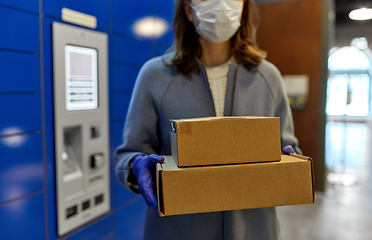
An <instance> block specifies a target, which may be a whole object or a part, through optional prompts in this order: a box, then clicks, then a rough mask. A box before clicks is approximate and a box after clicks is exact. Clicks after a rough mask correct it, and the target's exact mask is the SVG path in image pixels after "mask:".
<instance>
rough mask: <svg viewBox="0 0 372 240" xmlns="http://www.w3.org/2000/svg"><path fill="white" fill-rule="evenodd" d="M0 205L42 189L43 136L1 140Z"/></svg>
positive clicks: (21, 136)
mask: <svg viewBox="0 0 372 240" xmlns="http://www.w3.org/2000/svg"><path fill="white" fill-rule="evenodd" d="M0 152H1V161H0V186H1V188H0V203H1V202H4V201H9V200H11V199H14V198H17V197H20V196H22V195H25V194H29V193H32V192H35V191H38V190H42V189H43V176H44V168H43V151H42V137H41V134H30V135H14V136H10V137H3V138H0Z"/></svg>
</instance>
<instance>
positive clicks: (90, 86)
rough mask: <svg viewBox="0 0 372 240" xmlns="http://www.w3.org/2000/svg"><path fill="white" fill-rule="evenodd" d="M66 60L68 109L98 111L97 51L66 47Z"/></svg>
mask: <svg viewBox="0 0 372 240" xmlns="http://www.w3.org/2000/svg"><path fill="white" fill-rule="evenodd" d="M65 59H66V62H65V66H66V67H65V69H66V109H67V110H68V111H76V110H91V109H97V108H98V82H97V50H96V49H93V48H85V47H77V46H71V45H66V46H65Z"/></svg>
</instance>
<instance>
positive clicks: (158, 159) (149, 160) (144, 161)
mask: <svg viewBox="0 0 372 240" xmlns="http://www.w3.org/2000/svg"><path fill="white" fill-rule="evenodd" d="M162 162H164V158H163V157H162V156H159V155H156V154H151V155H147V156H143V155H137V156H136V157H135V158H134V160H133V163H132V170H133V173H134V175H135V176H136V178H137V181H138V190H139V191H140V193H141V195H142V196H143V198H144V199H145V202H146V204H147V206H149V207H151V208H152V209H154V210H155V211H157V210H158V201H157V200H156V196H155V194H154V188H153V186H154V180H153V179H154V173H155V169H154V168H155V165H156V163H162Z"/></svg>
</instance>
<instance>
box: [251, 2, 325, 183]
mask: <svg viewBox="0 0 372 240" xmlns="http://www.w3.org/2000/svg"><path fill="white" fill-rule="evenodd" d="M260 2H262V1H260ZM258 6H259V9H260V14H261V22H260V26H259V29H258V34H257V35H258V36H257V42H258V44H259V47H260V48H261V49H263V50H265V51H266V52H267V53H268V56H267V60H269V61H270V62H272V63H274V64H275V65H276V66H277V67H278V68H279V70H280V71H281V73H282V74H283V75H296V74H306V75H308V76H309V78H310V83H309V96H308V102H307V105H306V107H305V109H304V110H300V111H294V112H293V118H294V124H295V132H296V136H297V138H298V140H299V143H300V148H301V149H302V151H303V153H304V154H305V155H308V156H311V157H312V158H313V159H314V165H315V175H316V188H317V189H318V190H323V189H324V143H325V136H324V134H325V93H326V80H327V73H326V71H327V70H326V68H327V55H326V53H327V39H326V36H327V21H326V19H327V18H328V9H327V6H326V4H325V1H323V0H301V1H279V2H277V1H275V2H272V1H271V2H268V1H264V2H262V3H259V4H258Z"/></svg>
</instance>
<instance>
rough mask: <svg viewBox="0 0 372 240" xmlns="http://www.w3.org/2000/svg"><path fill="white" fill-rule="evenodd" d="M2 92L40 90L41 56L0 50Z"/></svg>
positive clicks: (0, 87) (0, 88)
mask: <svg viewBox="0 0 372 240" xmlns="http://www.w3.org/2000/svg"><path fill="white" fill-rule="evenodd" d="M0 59H2V62H1V68H0V76H1V78H2V79H3V81H2V82H3V83H2V84H1V85H0V92H40V57H39V56H38V55H30V54H23V53H14V52H2V51H0Z"/></svg>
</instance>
